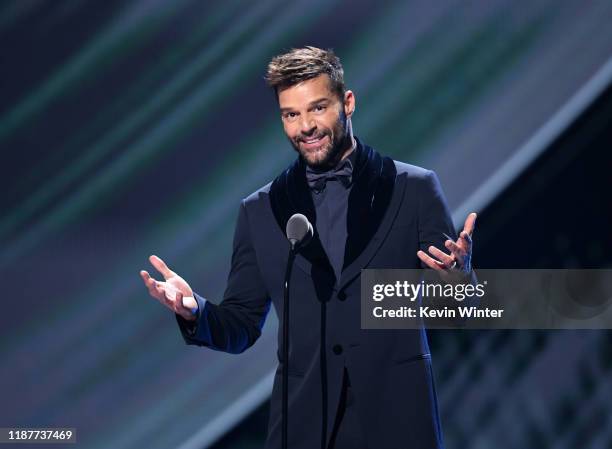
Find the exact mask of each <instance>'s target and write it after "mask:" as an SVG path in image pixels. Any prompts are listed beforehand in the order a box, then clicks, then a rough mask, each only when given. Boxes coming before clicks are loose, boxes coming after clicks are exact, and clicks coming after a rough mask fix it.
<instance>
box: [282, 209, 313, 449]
mask: <svg viewBox="0 0 612 449" xmlns="http://www.w3.org/2000/svg"><path fill="white" fill-rule="evenodd" d="M286 232H287V240H289V243H291V249H290V250H289V257H288V259H287V267H286V270H285V282H284V285H283V313H282V322H283V340H282V344H283V351H282V354H283V356H282V357H283V372H282V411H281V421H282V426H281V428H282V430H281V448H282V449H287V438H288V427H289V425H288V422H289V281H290V280H291V269H292V268H293V261H294V260H295V256H296V254H297V250H298V249H299V248H303V247H304V246H306V245H307V244H308V243H309V242H310V240H311V239H312V237H313V235H314V230H313V228H312V225H311V224H310V222H309V221H308V218H306V217H305V216H304V215H302V214H293V215H292V216H291V218H290V219H289V221H287V227H286Z"/></svg>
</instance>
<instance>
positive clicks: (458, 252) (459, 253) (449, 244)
mask: <svg viewBox="0 0 612 449" xmlns="http://www.w3.org/2000/svg"><path fill="white" fill-rule="evenodd" d="M444 246H446V248H448V250H449V251H450V252H452V253H453V256H455V260H457V263H459V264H461V262H462V261H463V258H464V257H465V254H466V253H465V250H464V249H463V248H461V247H460V246H459V245H457V244H456V243H455V242H453V241H452V240H447V241H445V242H444Z"/></svg>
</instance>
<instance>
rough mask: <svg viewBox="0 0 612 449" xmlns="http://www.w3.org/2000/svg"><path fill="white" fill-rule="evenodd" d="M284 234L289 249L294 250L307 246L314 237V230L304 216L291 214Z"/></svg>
mask: <svg viewBox="0 0 612 449" xmlns="http://www.w3.org/2000/svg"><path fill="white" fill-rule="evenodd" d="M286 233H287V239H288V240H289V242H290V243H291V249H293V250H295V249H297V248H299V247H304V246H306V245H308V243H309V242H310V240H311V239H312V237H313V236H314V229H313V228H312V225H311V224H310V222H309V221H308V218H306V217H305V216H304V215H302V214H293V215H292V216H291V218H290V219H289V221H287V227H286Z"/></svg>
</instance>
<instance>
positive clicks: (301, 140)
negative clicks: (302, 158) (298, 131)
mask: <svg viewBox="0 0 612 449" xmlns="http://www.w3.org/2000/svg"><path fill="white" fill-rule="evenodd" d="M327 135H328V133H326V132H322V133H319V134H313V135H311V136H305V135H300V136H297V138H296V140H297V141H298V142H304V141H306V140H312V139H322V138H323V137H325V136H327Z"/></svg>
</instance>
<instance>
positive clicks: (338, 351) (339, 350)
mask: <svg viewBox="0 0 612 449" xmlns="http://www.w3.org/2000/svg"><path fill="white" fill-rule="evenodd" d="M332 351H334V354H336V355H340V354H342V346H341V345H334V347H333V348H332Z"/></svg>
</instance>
